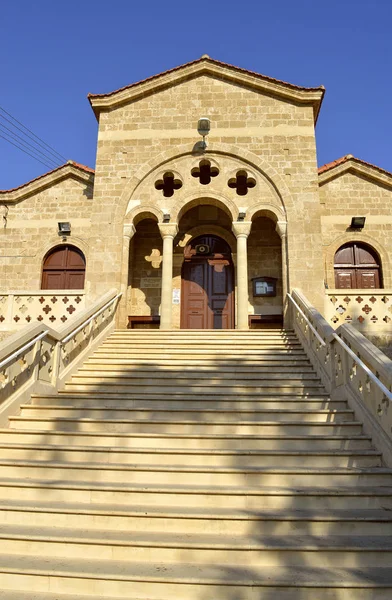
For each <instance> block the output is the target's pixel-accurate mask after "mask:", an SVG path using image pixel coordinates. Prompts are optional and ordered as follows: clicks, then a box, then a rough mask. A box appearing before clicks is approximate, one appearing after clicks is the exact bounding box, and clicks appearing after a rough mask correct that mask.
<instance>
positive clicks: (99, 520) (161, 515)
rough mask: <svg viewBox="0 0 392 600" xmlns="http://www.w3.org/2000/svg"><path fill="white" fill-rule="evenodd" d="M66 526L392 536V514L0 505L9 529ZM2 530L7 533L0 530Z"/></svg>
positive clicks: (1, 516)
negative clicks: (13, 526)
mask: <svg viewBox="0 0 392 600" xmlns="http://www.w3.org/2000/svg"><path fill="white" fill-rule="evenodd" d="M32 523H33V524H34V526H35V527H54V528H56V527H63V528H68V527H69V528H75V529H78V528H80V526H81V524H83V529H85V530H86V531H90V530H98V531H102V532H103V535H105V534H106V531H108V532H109V533H110V532H113V531H122V532H129V531H131V532H136V531H142V532H150V533H160V534H162V533H177V534H182V535H192V534H194V533H196V534H204V533H205V532H208V533H209V534H211V535H219V534H221V533H222V534H225V535H231V536H233V535H239V536H247V535H249V534H250V533H252V534H253V535H255V536H258V535H270V536H291V535H296V536H302V535H313V536H328V535H332V536H347V535H355V536H367V535H370V536H379V535H386V536H387V535H389V536H391V535H392V515H391V512H390V511H388V510H382V509H362V510H360V509H356V510H355V509H346V510H333V509H329V510H327V509H324V510H322V509H319V510H312V509H309V510H302V511H301V510H290V509H287V508H286V509H283V510H281V511H276V510H275V511H272V510H270V511H268V510H253V511H251V510H248V511H241V510H238V511H236V510H233V509H226V508H210V509H208V508H206V509H203V508H198V507H184V508H178V507H172V506H164V505H163V506H149V507H147V509H146V507H145V506H134V505H132V506H127V505H124V506H122V505H110V506H108V505H105V504H90V505H88V506H85V505H81V504H78V503H74V504H72V503H70V502H68V503H66V502H58V503H56V502H50V503H48V502H44V501H40V502H35V503H34V506H32V505H30V504H28V503H26V502H23V501H21V500H19V501H12V500H4V501H1V502H0V524H1V525H2V526H3V525H5V526H7V527H10V526H12V525H16V526H31V524H32ZM0 531H4V529H1V530H0Z"/></svg>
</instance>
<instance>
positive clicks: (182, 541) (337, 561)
mask: <svg viewBox="0 0 392 600" xmlns="http://www.w3.org/2000/svg"><path fill="white" fill-rule="evenodd" d="M0 543H1V545H2V546H3V547H6V548H7V553H8V554H23V555H24V556H26V557H29V556H34V557H37V556H42V557H45V556H50V557H52V558H71V559H75V558H80V559H83V560H91V559H100V560H102V559H106V560H107V561H108V563H112V562H113V561H136V562H140V563H144V562H147V563H149V562H151V563H153V564H154V563H158V562H159V561H161V562H164V563H170V564H179V565H181V564H183V563H189V564H195V565H201V566H203V567H206V566H210V565H216V566H218V567H219V566H220V565H223V564H225V562H226V561H227V560H229V561H230V562H231V563H232V564H236V565H243V566H246V567H248V568H249V567H251V568H254V567H259V566H271V567H277V566H279V565H281V564H285V565H286V566H297V567H301V566H303V565H304V564H306V565H307V566H308V567H327V566H329V567H348V568H350V567H351V568H354V567H358V568H360V567H390V565H391V560H392V539H391V538H389V537H387V536H344V535H339V536H331V535H328V536H325V537H320V536H312V535H309V534H308V535H303V536H297V535H291V536H286V537H285V539H284V540H282V539H281V538H279V537H277V536H266V535H263V536H258V535H256V533H255V532H251V531H249V533H248V535H246V536H239V535H237V536H234V535H232V534H225V533H222V532H220V533H219V534H218V535H216V534H215V535H214V534H211V533H199V534H197V533H194V534H193V535H192V536H191V537H190V536H189V535H188V534H184V533H169V532H159V533H156V532H145V531H125V532H123V531H118V530H117V531H114V532H113V531H109V530H106V531H104V532H101V531H96V530H91V529H90V530H85V529H82V528H81V527H80V526H79V528H78V529H71V528H69V527H68V528H60V527H55V528H45V527H42V526H40V527H37V526H33V525H25V526H15V525H14V526H7V525H5V526H3V527H2V530H1V531H0Z"/></svg>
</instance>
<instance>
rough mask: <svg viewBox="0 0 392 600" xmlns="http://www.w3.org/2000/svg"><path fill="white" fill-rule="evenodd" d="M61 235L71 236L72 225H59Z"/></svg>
mask: <svg viewBox="0 0 392 600" xmlns="http://www.w3.org/2000/svg"><path fill="white" fill-rule="evenodd" d="M58 234H59V235H71V223H59V224H58Z"/></svg>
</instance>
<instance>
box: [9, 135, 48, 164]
mask: <svg viewBox="0 0 392 600" xmlns="http://www.w3.org/2000/svg"><path fill="white" fill-rule="evenodd" d="M0 137H1V138H3V140H5V141H6V142H8V143H9V144H12V145H13V146H15V148H19V150H22V152H24V153H25V154H28V155H29V156H31V158H35V160H38V162H40V163H41V164H42V165H44V166H45V167H48V169H53V167H52V166H51V165H48V164H47V163H45V162H43V161H42V160H40V159H39V158H37V157H36V156H33V154H30V152H26V150H23V148H21V147H20V146H18V145H17V144H14V142H11V140H7V138H6V137H4V136H3V135H1V133H0Z"/></svg>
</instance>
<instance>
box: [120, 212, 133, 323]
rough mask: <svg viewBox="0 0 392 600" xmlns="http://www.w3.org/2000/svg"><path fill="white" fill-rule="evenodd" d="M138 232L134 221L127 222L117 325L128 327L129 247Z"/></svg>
mask: <svg viewBox="0 0 392 600" xmlns="http://www.w3.org/2000/svg"><path fill="white" fill-rule="evenodd" d="M135 233H136V229H135V226H134V224H133V223H126V224H125V225H124V229H123V247H122V263H121V281H120V292H122V296H121V298H120V303H119V306H118V311H117V318H116V326H117V327H126V326H127V325H128V323H127V310H128V276H129V248H130V244H131V239H132V238H133V236H134V235H135Z"/></svg>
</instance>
